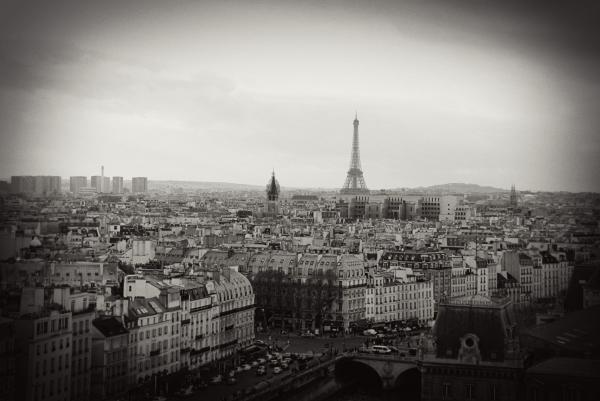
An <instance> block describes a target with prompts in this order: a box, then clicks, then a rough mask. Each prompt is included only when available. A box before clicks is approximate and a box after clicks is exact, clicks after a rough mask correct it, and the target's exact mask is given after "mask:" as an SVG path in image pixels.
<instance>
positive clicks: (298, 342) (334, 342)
mask: <svg viewBox="0 0 600 401" xmlns="http://www.w3.org/2000/svg"><path fill="white" fill-rule="evenodd" d="M256 339H257V340H262V341H264V342H265V343H266V344H267V345H270V346H278V347H281V348H282V349H283V350H284V352H292V353H293V352H297V353H310V352H313V353H315V354H319V353H324V352H327V351H328V350H329V349H330V348H331V349H332V350H333V349H337V350H338V352H342V351H343V350H344V348H345V349H349V348H360V346H361V345H362V344H363V343H364V341H365V339H366V337H363V336H345V337H341V336H340V337H337V338H330V337H329V336H317V337H300V336H297V335H294V334H289V335H288V334H284V335H282V334H277V333H273V334H269V333H259V334H257V336H256Z"/></svg>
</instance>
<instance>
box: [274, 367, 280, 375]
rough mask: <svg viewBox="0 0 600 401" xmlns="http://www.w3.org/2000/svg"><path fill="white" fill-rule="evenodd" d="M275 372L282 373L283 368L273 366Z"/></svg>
mask: <svg viewBox="0 0 600 401" xmlns="http://www.w3.org/2000/svg"><path fill="white" fill-rule="evenodd" d="M273 373H274V374H276V375H278V374H279V373H281V368H280V367H279V366H275V367H274V368H273Z"/></svg>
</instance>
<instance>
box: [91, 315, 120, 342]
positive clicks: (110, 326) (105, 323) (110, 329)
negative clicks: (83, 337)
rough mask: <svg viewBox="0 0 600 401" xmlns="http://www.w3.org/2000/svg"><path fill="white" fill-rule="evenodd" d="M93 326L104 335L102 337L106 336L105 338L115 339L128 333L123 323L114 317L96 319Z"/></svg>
mask: <svg viewBox="0 0 600 401" xmlns="http://www.w3.org/2000/svg"><path fill="white" fill-rule="evenodd" d="M92 324H93V325H94V327H96V328H97V329H98V331H99V332H100V333H102V335H104V337H114V336H118V335H121V334H126V333H128V331H127V329H126V328H125V327H124V326H123V323H121V321H120V320H119V319H117V318H116V317H114V316H110V317H99V318H97V319H94V320H93V321H92Z"/></svg>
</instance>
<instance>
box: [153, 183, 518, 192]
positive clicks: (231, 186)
mask: <svg viewBox="0 0 600 401" xmlns="http://www.w3.org/2000/svg"><path fill="white" fill-rule="evenodd" d="M265 185H266V184H265ZM148 188H149V189H155V190H167V189H173V188H182V189H184V190H208V191H264V189H265V186H264V185H249V184H237V183H232V182H210V181H176V180H148ZM282 190H284V191H287V192H290V191H291V192H295V191H300V192H330V191H337V190H338V189H335V188H298V187H282ZM385 191H386V192H387V191H392V192H396V191H398V192H416V193H460V194H462V193H467V194H469V193H471V194H476V193H488V194H489V193H497V192H507V191H508V190H507V189H502V188H495V187H490V186H481V185H477V184H465V183H450V184H440V185H432V186H429V187H416V188H394V189H386V190H385ZM376 192H377V190H376V189H375V190H372V192H371V193H376Z"/></svg>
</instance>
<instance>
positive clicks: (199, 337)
mask: <svg viewBox="0 0 600 401" xmlns="http://www.w3.org/2000/svg"><path fill="white" fill-rule="evenodd" d="M203 338H204V334H198V335H196V340H202V339H203Z"/></svg>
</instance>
